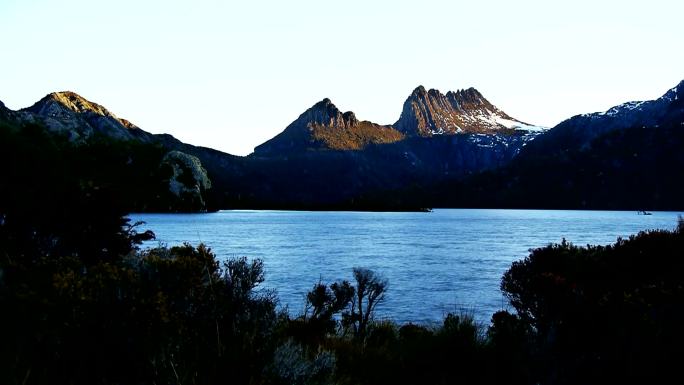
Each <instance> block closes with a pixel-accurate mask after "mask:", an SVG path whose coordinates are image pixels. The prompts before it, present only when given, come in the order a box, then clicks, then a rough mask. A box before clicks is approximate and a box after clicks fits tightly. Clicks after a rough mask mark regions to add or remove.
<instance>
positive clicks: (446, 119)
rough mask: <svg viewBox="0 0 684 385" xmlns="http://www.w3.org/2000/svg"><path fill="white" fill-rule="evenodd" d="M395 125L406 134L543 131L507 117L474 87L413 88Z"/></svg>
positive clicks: (540, 128)
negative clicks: (448, 89)
mask: <svg viewBox="0 0 684 385" xmlns="http://www.w3.org/2000/svg"><path fill="white" fill-rule="evenodd" d="M394 127H395V128H396V129H397V130H399V131H401V132H402V133H404V134H406V135H408V136H422V137H429V136H433V135H442V134H460V133H500V132H504V133H505V132H511V131H515V130H522V131H543V128H542V127H537V126H533V125H530V124H527V123H524V122H521V121H519V120H517V119H515V118H512V117H510V116H509V115H508V114H506V113H505V112H503V111H501V110H500V109H498V108H497V107H496V106H494V105H493V104H491V103H490V102H489V101H488V100H487V99H485V97H484V96H482V94H481V93H480V92H479V91H478V90H476V89H475V88H468V89H466V90H459V91H456V92H453V91H449V92H447V94H446V95H444V94H442V93H441V92H440V91H439V90H436V89H431V90H429V91H428V90H426V89H425V88H424V87H423V86H419V87H418V88H416V89H415V90H414V91H413V92H412V93H411V95H410V96H409V97H408V98H407V99H406V101H405V102H404V107H403V109H402V112H401V116H400V117H399V120H398V121H397V122H396V123H395V124H394Z"/></svg>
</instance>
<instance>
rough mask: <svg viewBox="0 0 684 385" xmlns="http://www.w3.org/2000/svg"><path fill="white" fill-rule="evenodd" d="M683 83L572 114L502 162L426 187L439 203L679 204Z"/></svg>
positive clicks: (682, 192) (683, 183)
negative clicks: (602, 109)
mask: <svg viewBox="0 0 684 385" xmlns="http://www.w3.org/2000/svg"><path fill="white" fill-rule="evenodd" d="M683 92H684V82H681V83H679V84H678V85H677V86H676V87H674V88H672V89H670V90H669V91H667V92H666V93H665V94H664V95H663V96H662V97H660V98H658V99H656V100H650V101H643V102H629V103H625V104H621V105H618V106H615V107H613V108H610V109H609V110H607V111H605V112H598V113H591V114H583V115H578V116H574V117H572V118H570V119H568V120H565V121H563V122H561V123H560V124H558V125H557V126H556V127H553V128H552V129H550V130H549V131H548V132H546V133H544V134H543V135H540V136H538V137H537V138H536V139H535V140H534V141H533V142H530V143H529V145H528V146H526V147H525V148H524V149H522V150H521V152H520V154H519V155H518V156H517V157H516V158H515V159H514V160H513V161H512V162H511V163H510V164H508V165H507V166H506V167H503V168H501V169H499V170H493V171H490V172H487V173H483V174H481V175H476V176H473V177H472V178H469V179H467V180H460V181H449V182H445V183H443V184H441V185H440V186H436V187H434V191H435V197H434V198H433V201H434V202H435V203H436V204H437V205H439V206H461V207H462V206H466V207H526V208H573V209H577V208H586V209H630V210H640V209H649V210H682V209H684V200H682V198H681V197H682V196H684V180H683V179H682V177H681V170H683V169H684V153H683V152H682V151H681V149H682V148H684V98H682V95H684V93H683Z"/></svg>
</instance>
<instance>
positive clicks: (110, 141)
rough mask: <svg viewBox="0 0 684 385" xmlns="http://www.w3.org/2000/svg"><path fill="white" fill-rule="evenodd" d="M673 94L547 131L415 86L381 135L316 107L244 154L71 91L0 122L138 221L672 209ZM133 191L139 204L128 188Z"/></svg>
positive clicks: (677, 107) (676, 102)
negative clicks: (348, 212)
mask: <svg viewBox="0 0 684 385" xmlns="http://www.w3.org/2000/svg"><path fill="white" fill-rule="evenodd" d="M683 83H684V82H683ZM683 83H680V84H679V85H678V86H677V87H675V88H673V89H671V90H670V91H668V92H667V93H666V94H665V95H663V97H661V98H659V99H657V100H653V101H645V102H630V103H625V104H622V105H620V106H616V107H613V108H611V109H609V110H608V111H606V112H601V113H593V114H584V115H578V116H575V117H572V118H570V119H568V120H566V121H564V122H562V123H561V124H559V125H557V126H556V127H554V128H552V129H546V128H543V127H538V126H535V125H531V124H527V123H524V122H522V121H520V120H517V119H515V118H513V117H511V116H510V115H508V114H506V113H505V112H503V111H502V110H500V109H499V108H497V107H496V106H494V105H493V104H492V103H490V102H489V101H488V100H487V99H486V98H485V97H484V96H483V95H482V94H481V93H480V92H478V91H477V90H476V89H474V88H469V89H465V90H459V91H455V92H451V91H450V92H447V93H446V94H442V93H441V92H440V91H438V90H429V91H428V90H426V89H425V88H424V87H422V86H421V87H417V88H416V89H415V90H414V91H413V92H412V93H411V94H410V95H409V97H408V98H407V99H406V101H405V102H404V106H403V110H402V113H401V116H400V117H399V119H398V120H397V122H396V123H395V124H393V125H391V126H385V125H379V124H375V123H372V122H368V121H363V120H359V119H357V118H356V115H355V114H354V113H353V112H342V111H340V110H339V109H338V108H337V107H336V106H335V105H334V104H333V103H332V102H331V101H330V100H329V99H324V100H322V101H320V102H318V103H316V104H314V105H313V106H312V107H311V108H310V109H308V110H306V111H305V112H303V113H302V114H301V115H300V116H299V117H298V118H297V119H296V120H295V121H294V122H292V123H291V124H290V125H288V126H287V127H286V128H285V129H284V130H283V131H282V132H281V133H280V134H278V135H276V136H275V137H274V138H272V139H270V140H268V141H266V142H265V143H263V144H262V145H260V146H257V147H256V148H255V151H254V153H253V154H251V155H249V156H246V157H239V156H234V155H230V154H226V153H223V152H220V151H216V150H213V149H209V148H203V147H197V146H193V145H190V144H186V143H182V142H181V141H179V140H177V139H176V138H174V137H173V136H170V135H154V134H151V133H149V132H146V131H144V130H142V129H141V128H139V127H137V126H136V125H134V124H133V123H131V122H129V121H127V120H125V119H121V118H119V117H117V116H115V115H114V114H113V113H111V112H109V111H108V110H107V109H106V108H104V107H103V106H101V105H99V104H97V103H94V102H91V101H88V100H87V99H85V98H83V97H81V96H79V95H77V94H75V93H73V92H57V93H52V94H50V95H47V96H46V97H44V98H43V99H41V100H40V101H38V102H37V103H36V104H34V105H33V106H31V107H28V108H25V109H22V110H18V111H12V110H9V109H7V108H6V107H5V106H4V105H2V104H1V103H0V124H4V126H3V127H5V129H6V130H9V131H7V132H8V133H12V132H15V133H16V132H20V131H21V130H22V129H25V128H26V127H33V128H32V129H34V130H35V129H40V130H44V131H45V132H46V133H49V134H50V135H54V136H55V137H59V138H62V140H64V141H66V143H69V146H72V147H74V148H84V149H88V148H92V149H93V150H92V151H91V154H92V157H93V158H94V159H95V160H94V161H93V164H90V165H89V166H90V168H91V169H92V170H91V171H89V173H88V175H89V176H88V177H89V178H90V179H93V178H95V179H97V180H98V181H99V182H98V183H105V182H108V184H109V185H112V186H117V187H116V188H117V191H123V192H126V193H125V194H123V193H122V196H123V195H126V196H127V197H128V198H127V199H129V200H130V202H129V207H130V210H137V211H140V210H142V211H145V210H147V211H149V210H152V211H203V210H213V209H222V208H225V209H227V208H257V209H258V208H279V209H359V210H412V209H418V208H421V207H530V208H606V209H608V208H615V209H618V208H627V209H634V208H639V209H642V208H643V209H657V208H682V207H684V205H683V204H681V202H680V199H679V198H678V195H677V194H679V193H684V188H682V186H681V183H680V182H679V180H681V178H678V175H679V170H680V169H681V166H684V161H682V155H681V154H680V153H681V151H679V149H680V148H682V145H684V142H683V139H682V137H681V136H682V121H683V115H684V112H683V111H684V108H683V107H682V98H681V95H682V92H683V90H682V88H683ZM3 122H4V123H3ZM22 127H24V128H22ZM8 135H9V134H8ZM12 135H13V134H12ZM36 151H38V150H36ZM79 151H80V150H79ZM97 151H100V153H98V152H97ZM82 152H83V151H82ZM110 152H112V154H110V155H107V154H109V153H110ZM83 153H86V152H83ZM114 153H116V156H115V155H114ZM145 153H147V154H148V155H149V156H145V155H143V154H145ZM150 154H153V155H150ZM79 156H81V155H79ZM107 159H109V160H107ZM86 161H87V160H86ZM98 162H99V163H98ZM107 162H109V163H107ZM132 165H135V167H134V166H132ZM134 169H135V170H136V171H135V172H133V171H132V170H134ZM97 170H100V172H98V171H97ZM127 175H130V176H131V178H132V179H131V181H133V182H131V184H133V185H128V184H127V183H128V182H127V181H126V178H127ZM144 175H148V176H149V177H148V178H145V177H144ZM146 180H149V181H146ZM135 184H137V185H138V186H137V187H136V186H135ZM136 188H138V189H141V191H142V190H144V191H146V193H145V194H137V195H136V194H135V193H129V192H128V191H127V189H136Z"/></svg>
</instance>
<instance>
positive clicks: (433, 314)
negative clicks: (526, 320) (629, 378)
mask: <svg viewBox="0 0 684 385" xmlns="http://www.w3.org/2000/svg"><path fill="white" fill-rule="evenodd" d="M679 214H680V213H676V212H654V213H653V215H638V214H637V213H636V212H634V211H560V210H498V209H491V210H480V209H473V210H466V209H463V210H461V209H439V210H434V211H433V212H430V213H420V212H409V213H405V212H306V211H220V212H217V213H210V214H132V215H130V217H131V219H132V220H133V221H139V220H140V221H145V222H146V223H147V224H146V225H144V226H143V228H144V229H150V230H152V231H154V232H155V233H156V235H157V241H155V242H152V243H149V242H148V243H147V244H146V246H150V247H152V246H155V245H157V244H158V243H162V244H166V245H168V246H173V245H179V244H182V243H183V242H190V243H191V244H194V245H196V244H199V243H200V242H202V243H205V244H207V245H208V246H209V247H211V249H212V250H213V251H214V252H215V253H216V254H217V256H218V257H219V259H228V258H232V257H240V256H246V257H248V258H249V259H254V258H261V259H262V260H263V261H264V265H265V275H266V281H265V283H264V287H265V288H268V289H275V290H276V291H277V293H278V297H279V298H280V302H281V306H287V307H288V310H289V312H290V314H292V315H297V314H301V312H302V311H303V309H304V303H305V294H306V292H307V291H308V290H310V289H311V288H312V286H313V285H314V284H315V283H317V282H318V281H319V280H320V281H322V282H326V283H329V282H332V281H335V280H341V279H347V280H351V279H352V268H353V267H357V266H358V267H366V268H369V269H371V270H374V271H376V272H378V273H380V274H381V275H383V276H384V277H386V278H387V279H388V280H389V291H388V292H387V297H386V300H385V302H384V303H383V304H382V305H381V306H379V308H378V315H379V317H382V318H392V319H394V320H395V321H398V322H414V323H432V322H439V321H440V320H441V319H442V318H443V316H444V315H445V314H446V313H448V312H456V313H461V312H467V313H471V314H473V315H474V316H475V318H476V319H477V320H478V321H479V322H483V323H488V322H489V320H490V318H491V315H492V314H493V313H494V312H496V311H498V310H501V309H510V306H509V305H508V302H507V300H506V299H505V297H504V296H503V295H502V293H501V291H500V290H499V284H500V280H501V276H502V274H503V273H504V272H505V271H506V270H507V269H508V268H509V267H510V265H511V263H512V262H513V261H516V260H520V259H523V258H525V257H526V256H527V255H528V254H529V251H528V250H529V249H532V248H537V247H542V246H545V245H547V244H549V243H557V242H560V241H561V240H562V239H563V238H565V239H567V240H568V241H569V242H572V243H574V244H576V245H586V244H609V243H613V242H615V240H616V239H617V238H618V237H627V236H629V235H630V234H635V233H637V232H639V231H642V230H647V229H673V228H674V227H675V226H676V223H677V216H678V215H679Z"/></svg>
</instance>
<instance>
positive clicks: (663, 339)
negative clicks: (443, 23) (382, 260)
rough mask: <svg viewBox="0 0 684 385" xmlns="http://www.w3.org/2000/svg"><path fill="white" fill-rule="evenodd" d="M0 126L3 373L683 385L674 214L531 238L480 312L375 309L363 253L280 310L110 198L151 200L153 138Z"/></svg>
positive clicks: (242, 380) (46, 380)
mask: <svg viewBox="0 0 684 385" xmlns="http://www.w3.org/2000/svg"><path fill="white" fill-rule="evenodd" d="M665 129H667V128H666V127H665ZM0 135H2V137H0V150H1V151H0V158H1V159H0V161H2V162H3V165H5V166H4V167H3V175H2V181H3V183H2V184H1V185H0V309H2V313H1V317H0V341H2V343H0V384H9V385H14V384H218V383H236V384H328V383H331V384H451V383H463V384H490V383H497V384H500V383H506V384H610V383H615V384H630V383H634V384H664V383H679V382H680V381H678V377H679V370H678V369H679V364H680V362H681V361H682V359H683V358H684V354H682V346H684V328H682V325H684V310H682V309H684V284H683V279H682V277H684V259H683V258H682V256H684V222H681V221H680V223H679V225H678V228H677V229H676V230H674V231H650V232H644V233H640V234H638V235H635V236H633V237H630V238H629V239H621V240H618V241H617V243H615V244H614V245H611V246H587V247H577V246H574V245H571V244H568V243H567V242H562V243H560V244H558V245H550V246H547V247H544V248H541V249H537V250H533V251H532V252H531V253H530V255H529V256H528V257H527V258H525V259H524V260H522V261H520V262H516V263H514V264H513V265H512V267H511V268H510V270H509V271H508V272H506V274H505V275H504V277H503V279H502V289H503V291H504V292H505V293H506V295H507V296H508V297H509V299H510V300H511V304H512V305H513V307H514V308H515V310H516V313H515V314H511V313H508V312H503V311H502V312H498V313H496V314H494V315H493V316H492V320H491V324H490V325H489V326H483V325H478V324H476V323H475V322H474V321H473V319H472V318H470V317H468V316H467V315H454V314H449V315H447V316H446V317H445V319H444V320H443V322H441V324H439V325H432V326H430V325H414V324H405V325H397V324H395V323H393V322H391V321H382V320H377V319H374V317H373V315H374V309H375V307H376V306H377V304H378V303H379V302H381V301H382V299H383V296H384V295H385V294H386V293H387V291H388V290H389V286H388V282H387V281H386V280H384V279H383V278H382V276H381V275H379V274H377V273H376V272H373V271H369V270H367V269H363V268H357V269H354V270H353V271H352V272H351V273H352V276H351V277H352V279H351V280H350V281H340V282H333V283H324V282H319V283H317V284H314V285H313V287H312V290H311V291H310V292H309V294H308V295H307V305H308V306H307V311H306V312H305V313H304V314H301V315H300V316H291V315H288V314H286V313H282V312H279V311H278V308H277V298H276V296H275V294H274V293H272V292H268V291H264V290H263V289H260V287H259V285H260V284H261V283H262V282H263V280H264V279H265V277H264V270H263V265H262V263H261V262H260V261H258V260H257V261H249V260H247V259H244V258H240V259H234V260H228V261H226V262H220V261H219V260H218V259H217V258H216V256H215V255H214V254H213V253H212V252H211V250H210V249H208V248H207V247H205V246H202V245H200V246H198V247H193V246H190V245H184V246H181V247H173V248H165V247H159V248H156V249H151V250H144V251H141V250H139V249H138V247H139V245H140V243H141V242H142V241H145V240H149V239H152V238H153V236H154V234H152V233H151V232H138V231H137V229H138V227H137V226H136V224H131V223H129V222H128V220H127V219H125V213H126V210H127V208H128V207H130V206H128V205H130V204H131V202H139V203H135V204H141V205H142V204H145V203H144V202H154V201H155V199H157V198H158V197H157V196H156V195H154V194H156V193H157V191H159V190H157V188H156V186H155V183H164V170H163V169H160V168H154V167H151V165H152V164H156V165H158V164H159V163H158V160H159V158H161V157H162V155H163V151H161V150H155V147H144V148H141V149H140V151H139V152H138V150H136V147H135V146H136V145H134V144H130V143H128V144H126V143H93V144H91V145H86V146H82V147H78V148H74V147H72V146H70V145H69V144H68V143H66V142H62V141H60V139H59V138H56V137H52V136H46V135H45V134H44V132H43V131H42V130H41V129H40V128H39V127H33V126H27V127H24V128H23V129H21V130H19V129H18V128H17V127H13V126H11V125H3V126H1V127H0ZM626 135H628V134H626ZM121 146H124V147H121ZM125 146H129V147H125ZM119 150H121V151H119ZM155 151H158V152H155ZM664 151H669V150H667V149H666V150H664ZM110 163H111V165H110V166H107V164H110ZM100 167H112V170H106V169H102V168H100ZM121 167H130V168H129V169H128V171H126V173H123V172H121V171H117V170H120V168H121ZM105 172H106V173H105ZM110 172H111V173H112V174H109V173H110ZM103 175H119V176H118V177H117V178H121V179H122V182H125V181H128V182H129V183H127V184H126V185H128V186H129V190H128V191H125V189H123V188H122V187H121V186H124V185H123V184H119V183H113V182H111V179H108V178H110V177H107V178H105V177H104V176H103ZM160 199H161V198H160Z"/></svg>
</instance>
